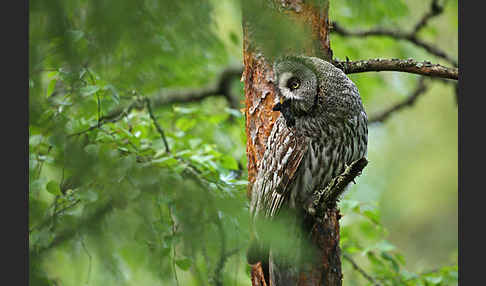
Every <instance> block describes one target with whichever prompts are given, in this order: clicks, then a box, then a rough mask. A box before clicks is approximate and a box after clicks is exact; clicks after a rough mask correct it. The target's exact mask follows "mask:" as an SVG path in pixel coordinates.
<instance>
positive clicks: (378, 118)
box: [368, 77, 427, 124]
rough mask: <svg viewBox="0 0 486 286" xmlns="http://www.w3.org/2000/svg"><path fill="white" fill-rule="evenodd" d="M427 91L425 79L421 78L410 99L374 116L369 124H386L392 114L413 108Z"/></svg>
mask: <svg viewBox="0 0 486 286" xmlns="http://www.w3.org/2000/svg"><path fill="white" fill-rule="evenodd" d="M426 91H427V86H426V85H425V78H424V77H421V78H420V79H419V81H418V83H417V87H416V88H415V90H414V91H413V93H412V94H411V95H410V96H409V97H407V99H405V100H404V101H402V102H399V103H397V104H395V105H393V106H391V107H390V108H388V109H386V110H383V111H382V112H380V113H377V114H375V115H374V116H371V117H370V119H369V120H368V124H370V123H377V122H384V121H385V120H387V119H388V117H389V116H390V115H391V114H392V113H394V112H396V111H399V110H400V109H403V108H405V107H410V106H412V105H413V104H414V103H415V100H417V98H418V97H419V96H420V95H422V94H424V93H425V92H426Z"/></svg>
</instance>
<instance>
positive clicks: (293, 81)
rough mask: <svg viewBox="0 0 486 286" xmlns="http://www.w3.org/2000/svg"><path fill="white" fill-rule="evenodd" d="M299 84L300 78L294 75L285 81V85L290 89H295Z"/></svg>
mask: <svg viewBox="0 0 486 286" xmlns="http://www.w3.org/2000/svg"><path fill="white" fill-rule="evenodd" d="M299 86H300V80H299V79H298V78H296V77H292V78H290V79H289V81H288V82H287V87H288V88H290V90H295V89H298V88H299Z"/></svg>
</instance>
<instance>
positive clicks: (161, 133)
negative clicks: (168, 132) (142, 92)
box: [145, 97, 170, 153]
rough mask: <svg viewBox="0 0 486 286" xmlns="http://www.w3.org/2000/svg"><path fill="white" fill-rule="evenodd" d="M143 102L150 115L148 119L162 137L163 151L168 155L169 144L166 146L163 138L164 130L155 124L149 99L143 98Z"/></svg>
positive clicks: (155, 120) (165, 140)
mask: <svg viewBox="0 0 486 286" xmlns="http://www.w3.org/2000/svg"><path fill="white" fill-rule="evenodd" d="M145 102H146V104H147V109H148V113H149V115H150V118H151V119H152V121H153V122H154V125H155V128H156V129H157V132H159V134H160V137H162V141H164V145H165V151H166V152H167V153H170V149H169V144H167V139H166V138H165V134H164V130H163V129H162V127H160V125H159V123H158V122H157V119H156V118H155V116H154V112H153V111H152V106H151V103H150V99H148V98H147V97H146V98H145Z"/></svg>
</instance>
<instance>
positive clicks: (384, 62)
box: [332, 58, 459, 80]
mask: <svg viewBox="0 0 486 286" xmlns="http://www.w3.org/2000/svg"><path fill="white" fill-rule="evenodd" d="M332 63H333V64H334V65H335V66H336V67H337V68H339V69H341V70H343V71H344V73H346V74H352V73H362V72H372V71H374V72H380V71H398V72H408V73H414V74H420V75H426V76H431V77H440V78H448V79H455V80H457V79H458V78H459V70H458V68H449V67H444V66H441V65H439V64H432V63H430V62H428V61H423V62H418V61H416V60H413V59H407V60H400V59H379V58H378V59H370V60H360V61H337V60H334V61H333V62H332Z"/></svg>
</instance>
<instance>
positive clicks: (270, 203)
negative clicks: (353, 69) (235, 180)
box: [248, 56, 368, 264]
mask: <svg viewBox="0 0 486 286" xmlns="http://www.w3.org/2000/svg"><path fill="white" fill-rule="evenodd" d="M273 73H274V81H273V84H274V86H275V93H276V96H275V103H274V107H273V110H274V111H275V112H279V113H280V115H279V117H278V118H277V120H276V121H275V123H274V125H273V127H272V131H271V133H270V136H269V137H268V140H267V143H266V146H265V148H266V149H265V152H264V155H263V158H262V159H261V160H260V162H259V165H258V166H257V169H258V171H257V175H256V180H255V182H254V184H253V186H252V191H251V201H250V214H251V219H252V225H253V226H252V228H253V229H252V232H253V236H254V237H253V239H252V243H251V246H250V249H249V252H248V262H249V263H250V264H253V263H255V262H257V261H262V262H263V263H264V264H265V263H267V262H268V255H269V251H270V250H271V248H272V244H271V243H270V244H267V245H265V243H264V242H262V241H261V240H263V239H262V237H261V236H262V233H263V232H264V231H265V229H268V227H266V226H264V225H265V224H264V223H263V222H274V221H278V219H279V217H280V216H283V215H282V213H286V215H287V218H288V216H289V214H290V216H291V217H295V220H293V222H290V223H286V224H285V227H287V228H288V229H290V230H289V231H288V233H289V234H292V233H293V232H294V231H296V229H297V228H299V226H298V225H299V224H302V223H303V220H304V218H305V217H306V216H308V214H306V209H307V208H308V206H310V205H311V204H312V197H313V193H314V192H315V191H317V190H321V189H323V188H325V187H326V185H327V184H328V183H329V182H330V181H331V180H332V179H333V178H334V177H336V176H338V175H339V174H341V173H342V172H343V171H344V170H345V168H346V166H347V165H349V164H351V163H352V162H353V161H356V160H358V159H360V158H362V157H364V156H365V155H366V152H367V143H368V128H367V115H366V113H365V111H364V108H363V104H362V102H361V98H360V95H359V92H358V89H357V87H356V85H355V84H354V83H353V82H352V81H351V80H350V79H349V78H348V77H347V76H346V75H345V74H344V72H342V71H341V70H340V69H338V68H336V67H335V66H333V65H332V64H330V63H328V62H326V61H324V60H322V59H319V58H315V57H306V56H286V57H283V58H280V59H278V60H276V61H275V63H274V65H273ZM259 225H261V226H260V227H259ZM267 226H268V225H267ZM277 239H278V238H277ZM270 255H271V252H270Z"/></svg>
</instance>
